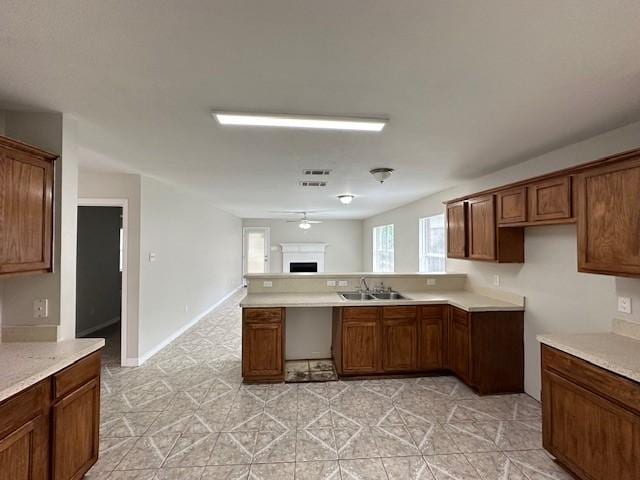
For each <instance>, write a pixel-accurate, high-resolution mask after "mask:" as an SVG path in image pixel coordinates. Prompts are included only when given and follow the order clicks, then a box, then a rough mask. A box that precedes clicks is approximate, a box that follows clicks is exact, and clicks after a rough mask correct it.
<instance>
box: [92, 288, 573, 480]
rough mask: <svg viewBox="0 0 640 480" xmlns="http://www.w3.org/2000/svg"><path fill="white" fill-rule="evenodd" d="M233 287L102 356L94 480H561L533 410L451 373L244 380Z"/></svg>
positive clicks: (522, 398)
mask: <svg viewBox="0 0 640 480" xmlns="http://www.w3.org/2000/svg"><path fill="white" fill-rule="evenodd" d="M243 295H244V293H243V292H242V293H239V294H238V295H236V296H235V297H233V298H232V299H230V300H229V301H228V302H226V303H225V304H224V305H222V306H221V307H220V308H218V309H217V310H216V311H215V312H213V313H211V314H210V315H208V316H207V317H206V318H204V319H203V320H202V321H200V322H199V323H198V324H197V325H196V326H195V327H193V328H192V329H191V330H189V331H188V332H186V333H185V334H184V335H182V336H181V337H180V338H178V339H177V340H176V341H174V342H173V343H171V344H170V345H169V346H167V347H166V348H165V349H164V350H162V351H161V352H159V353H158V354H157V355H156V356H154V357H153V358H152V359H150V360H149V361H148V362H147V363H146V364H145V365H144V366H142V367H139V368H121V367H119V366H118V361H119V359H118V358H117V356H116V358H114V357H113V356H109V355H106V356H105V361H104V367H103V373H102V418H101V425H100V430H101V441H100V459H99V461H98V463H97V464H96V465H95V466H94V468H93V469H92V470H91V471H90V473H89V474H88V475H87V478H89V479H92V480H93V479H99V480H105V479H108V480H134V479H135V480H175V479H184V480H221V479H229V480H230V479H249V478H250V479H254V480H260V479H264V480H267V479H272V480H286V479H294V478H295V479H297V480H311V479H325V480H329V479H331V480H341V479H342V480H357V479H361V480H377V479H381V480H382V479H391V480H396V479H398V480H400V479H402V480H547V479H552V480H565V479H566V480H568V479H570V478H571V477H570V476H569V475H568V474H567V473H565V472H564V471H563V470H562V469H561V468H560V467H559V466H557V465H556V464H555V463H554V462H553V461H552V460H551V458H550V457H549V456H548V455H547V454H546V453H545V452H544V451H543V450H542V446H541V425H540V406H539V404H538V403H537V402H536V401H534V400H533V399H531V398H530V397H528V396H526V395H510V396H496V397H482V398H481V397H478V396H477V395H475V394H474V393H473V392H472V391H471V390H469V389H468V388H466V387H465V386H464V385H463V384H462V383H460V382H459V381H458V380H456V379H455V378H453V377H431V378H417V379H416V378H414V379H407V380H370V381H351V382H327V383H307V384H278V385H242V383H241V377H240V309H239V308H238V306H237V305H238V302H239V300H240V299H241V297H242V296H243Z"/></svg>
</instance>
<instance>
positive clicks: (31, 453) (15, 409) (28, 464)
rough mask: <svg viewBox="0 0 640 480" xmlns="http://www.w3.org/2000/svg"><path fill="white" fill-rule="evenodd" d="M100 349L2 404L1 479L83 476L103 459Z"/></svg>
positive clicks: (59, 479) (44, 479)
mask: <svg viewBox="0 0 640 480" xmlns="http://www.w3.org/2000/svg"><path fill="white" fill-rule="evenodd" d="M99 425H100V352H99V351H98V352H95V353H93V354H91V355H89V356H87V357H85V358H83V359H81V360H79V361H77V362H76V363H74V364H72V365H71V366H69V367H67V368H66V369H64V370H62V371H61V372H58V373H56V374H54V375H53V376H51V377H49V378H47V379H45V380H43V381H41V382H39V383H37V384H36V385H34V386H32V387H30V388H28V389H26V390H24V391H23V392H20V393H18V394H16V395H14V396H13V397H11V398H9V399H7V400H5V401H3V402H2V403H0V480H48V479H53V480H79V479H81V478H83V476H84V474H85V473H87V471H89V469H90V468H91V467H92V466H93V465H94V464H95V463H96V461H97V459H98V446H99Z"/></svg>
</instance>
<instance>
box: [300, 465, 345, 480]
mask: <svg viewBox="0 0 640 480" xmlns="http://www.w3.org/2000/svg"><path fill="white" fill-rule="evenodd" d="M296 480H341V477H340V465H339V464H338V462H337V461H336V460H329V461H312V462H297V463H296Z"/></svg>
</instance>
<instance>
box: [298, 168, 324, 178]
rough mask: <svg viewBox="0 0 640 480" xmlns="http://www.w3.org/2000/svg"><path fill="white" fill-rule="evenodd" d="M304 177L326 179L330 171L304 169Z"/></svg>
mask: <svg viewBox="0 0 640 480" xmlns="http://www.w3.org/2000/svg"><path fill="white" fill-rule="evenodd" d="M302 173H303V174H304V175H315V176H321V177H326V176H327V175H329V174H330V173H331V170H327V169H326V168H306V169H304V170H303V171H302Z"/></svg>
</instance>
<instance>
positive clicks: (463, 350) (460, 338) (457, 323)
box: [448, 307, 471, 383]
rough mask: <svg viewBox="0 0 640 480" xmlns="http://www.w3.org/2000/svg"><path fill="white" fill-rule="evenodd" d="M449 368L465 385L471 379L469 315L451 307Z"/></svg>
mask: <svg viewBox="0 0 640 480" xmlns="http://www.w3.org/2000/svg"><path fill="white" fill-rule="evenodd" d="M449 319H450V320H449V349H448V350H449V368H450V369H451V370H452V371H453V373H455V374H456V375H457V376H458V377H460V378H461V379H462V380H463V381H464V382H465V383H469V381H470V378H471V375H470V373H471V350H470V345H471V343H470V338H471V333H470V329H469V314H468V313H467V312H465V311H464V310H460V309H459V308H455V307H450V316H449Z"/></svg>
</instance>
